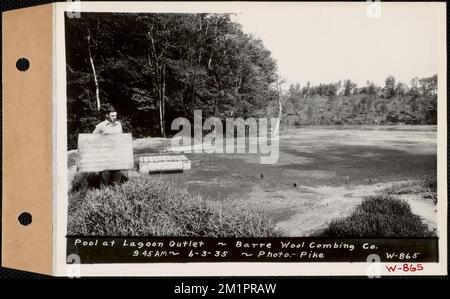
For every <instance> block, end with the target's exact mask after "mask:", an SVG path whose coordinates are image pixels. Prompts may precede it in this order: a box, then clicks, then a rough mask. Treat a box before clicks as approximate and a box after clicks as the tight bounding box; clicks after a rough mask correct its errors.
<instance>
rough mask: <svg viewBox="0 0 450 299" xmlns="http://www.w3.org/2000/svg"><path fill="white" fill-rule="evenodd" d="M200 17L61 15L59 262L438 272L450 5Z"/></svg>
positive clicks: (100, 12) (305, 8) (252, 8)
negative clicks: (396, 267) (367, 265)
mask: <svg viewBox="0 0 450 299" xmlns="http://www.w3.org/2000/svg"><path fill="white" fill-rule="evenodd" d="M124 5H125V4H124ZM208 5H210V7H209V9H202V6H193V7H196V8H194V9H192V10H193V11H190V10H188V9H185V8H186V7H188V6H187V4H186V5H184V6H182V7H183V9H184V10H183V9H179V10H170V9H167V11H158V10H157V9H155V10H152V6H151V5H147V8H145V9H142V10H141V11H139V10H137V9H136V6H133V9H130V10H129V11H127V10H126V8H124V9H120V10H118V9H117V10H114V9H109V8H108V5H102V6H101V7H102V9H97V8H95V9H94V5H91V6H90V5H88V4H85V3H82V4H81V11H80V12H75V13H74V12H70V13H69V12H68V11H64V17H63V23H64V24H63V29H61V31H62V34H63V35H64V41H63V42H64V45H61V47H63V48H64V49H63V51H64V53H65V54H64V60H62V61H58V63H59V65H63V66H62V67H61V68H60V69H63V70H64V74H60V75H61V77H60V76H59V75H58V80H60V79H61V80H63V79H64V80H65V85H64V89H65V94H64V96H65V98H64V99H58V101H59V102H58V103H59V105H62V106H64V107H63V108H61V109H64V110H65V111H66V112H65V114H64V115H65V117H66V124H65V126H66V127H65V128H66V133H65V134H66V135H65V136H64V141H65V142H66V149H62V150H63V153H65V155H67V158H66V159H67V165H59V166H58V167H66V170H65V171H67V172H64V173H67V177H66V180H67V190H66V192H65V193H66V194H67V204H66V205H65V207H66V210H65V212H64V213H65V215H66V216H65V217H67V218H66V219H67V221H66V222H61V223H66V224H67V225H66V230H67V231H66V232H67V233H66V237H67V243H66V244H67V255H69V254H76V255H79V257H80V259H81V263H82V264H83V263H87V264H97V263H100V264H101V263H131V264H132V263H134V262H133V260H135V261H136V263H141V264H142V263H144V264H145V263H159V262H161V263H164V262H180V263H189V262H190V261H195V262H196V263H201V262H202V261H203V260H202V257H204V261H205V262H209V263H211V262H213V263H214V262H228V263H229V262H234V261H235V262H246V261H248V262H259V261H261V262H262V261H264V262H274V263H280V262H283V263H286V264H288V263H301V262H304V263H314V262H343V263H344V262H345V263H348V262H352V261H355V262H365V261H368V260H367V257H368V256H369V255H370V254H375V255H379V256H380V259H381V261H382V262H389V259H390V258H391V259H393V260H395V261H398V260H401V259H402V257H399V256H395V254H399V255H401V254H403V256H405V257H406V256H407V258H406V259H409V262H411V263H417V262H421V261H422V262H429V263H437V262H439V256H438V254H437V252H438V245H441V244H443V243H442V242H440V241H442V240H441V238H444V239H445V238H446V222H445V221H446V204H447V203H446V201H447V197H446V191H445V190H446V189H442V188H446V182H444V180H446V172H445V170H444V172H442V171H441V172H439V171H438V170H439V169H438V168H439V166H438V165H439V159H442V155H439V154H438V152H439V148H441V150H442V145H439V144H440V143H442V142H444V147H443V148H444V149H445V151H446V145H445V142H446V135H443V136H444V138H441V137H439V136H441V135H442V134H445V133H446V106H445V103H446V98H445V94H446V90H440V88H442V87H443V88H446V87H445V81H446V77H445V76H446V74H445V65H446V63H445V35H443V34H442V33H443V32H444V33H445V6H442V5H436V3H434V4H433V3H383V2H367V3H365V2H361V3H280V4H278V5H277V4H275V3H254V4H253V3H245V4H241V5H240V4H239V3H234V4H233V3H228V4H224V3H222V4H221V5H218V6H214V4H213V3H208ZM124 7H126V5H125V6H124ZM171 7H172V6H171ZM198 7H200V8H198ZM227 7H229V9H227ZM442 8H443V9H442ZM443 15H444V18H442V16H443ZM61 19H62V17H61ZM442 49H444V50H443V51H442ZM442 53H444V56H442V55H441V54H442ZM443 59H444V60H443ZM442 70H444V72H443V71H442ZM441 107H443V109H444V110H442V111H441V110H440V109H442V108H441ZM58 113H59V112H58ZM444 139H445V140H444ZM64 150H65V152H64ZM444 155H445V156H446V152H444ZM438 158H439V159H438ZM438 172H439V173H440V175H445V177H443V178H442V177H439V176H438ZM438 177H439V178H438ZM440 184H445V185H442V186H441V185H440ZM439 190H441V191H439ZM442 190H444V192H442ZM439 215H441V216H439ZM442 215H443V216H442ZM438 220H439V221H438ZM390 240H394V241H392V242H391V241H390ZM402 240H404V244H403V243H402V242H403V241H402ZM444 241H445V243H446V242H447V241H446V239H445V240H444ZM402 244H403V245H402ZM382 246H385V248H389V250H391V251H390V252H388V251H389V250H388V249H386V250H387V251H386V250H385V251H383V250H384V249H383V248H382ZM396 246H398V247H396ZM402 246H403V247H402ZM415 246H416V247H415ZM118 247H120V249H118ZM115 248H116V249H115ZM405 248H406V249H405ZM176 249H179V250H181V251H180V252H177V251H176ZM275 249H276V250H275ZM419 249H423V250H424V252H419ZM87 250H90V251H87ZM102 250H103V251H102ZM115 250H117V253H116V251H115ZM124 250H125V251H126V250H129V254H128V253H124V252H125V251H124ZM102 252H104V253H102ZM118 252H120V253H118ZM127 254H128V256H127V257H124V255H127ZM352 254H354V256H355V260H352ZM389 254H391V255H392V256H389ZM414 254H416V255H414ZM94 256H97V257H96V258H94ZM394 257H395V258H394ZM122 258H123V259H122ZM441 258H442V256H441ZM83 259H86V260H83ZM247 259H248V260H247ZM378 261H380V260H378ZM441 261H442V259H441ZM68 263H69V262H68ZM418 268H420V267H418ZM362 269H364V268H362ZM238 271H239V270H238ZM299 271H301V270H299ZM382 271H383V273H385V272H391V271H389V269H387V268H383V269H382ZM324 273H327V272H326V271H325V272H324ZM401 274H404V273H401ZM362 275H366V273H362ZM386 275H387V274H386Z"/></svg>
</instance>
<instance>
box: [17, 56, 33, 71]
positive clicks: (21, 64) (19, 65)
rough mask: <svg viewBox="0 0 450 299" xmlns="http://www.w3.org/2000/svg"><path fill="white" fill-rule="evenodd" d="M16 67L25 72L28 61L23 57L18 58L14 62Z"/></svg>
mask: <svg viewBox="0 0 450 299" xmlns="http://www.w3.org/2000/svg"><path fill="white" fill-rule="evenodd" d="M16 68H17V69H18V70H19V71H21V72H25V71H26V70H28V69H29V68H30V62H29V61H28V59H26V58H24V57H22V58H19V59H18V60H17V62H16Z"/></svg>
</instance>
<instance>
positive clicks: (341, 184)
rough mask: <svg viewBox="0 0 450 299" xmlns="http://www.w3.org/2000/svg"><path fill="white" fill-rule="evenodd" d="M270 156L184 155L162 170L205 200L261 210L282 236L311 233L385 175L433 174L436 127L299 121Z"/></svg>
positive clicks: (346, 209) (400, 178) (347, 210)
mask: <svg viewBox="0 0 450 299" xmlns="http://www.w3.org/2000/svg"><path fill="white" fill-rule="evenodd" d="M279 145H280V146H279V158H278V161H277V163H275V164H270V165H263V164H261V163H260V156H259V155H258V154H248V153H247V154H217V153H215V154H207V153H199V154H194V153H191V154H185V155H186V156H187V157H188V158H189V159H190V160H191V161H192V170H190V171H188V172H185V173H180V174H171V175H168V176H169V177H170V178H172V179H173V180H174V181H175V183H176V184H178V185H179V186H180V187H185V188H186V189H187V190H188V191H190V192H192V193H195V194H200V195H202V196H204V197H206V198H209V199H212V200H218V201H222V202H224V203H226V204H229V205H235V206H237V207H245V208H248V209H252V210H256V211H259V212H263V213H265V214H266V215H268V216H269V217H270V219H272V221H273V222H275V223H276V224H277V225H278V226H279V227H280V229H282V230H284V231H285V232H286V233H287V234H288V235H292V236H303V235H311V234H314V232H316V231H318V230H320V229H323V228H324V227H325V226H326V224H327V223H328V222H329V221H331V220H332V219H334V218H336V217H342V216H345V215H348V214H349V213H350V212H351V211H352V210H353V208H354V207H355V206H356V205H357V204H359V203H360V202H361V199H362V197H363V196H366V195H371V194H374V193H376V192H377V191H379V190H381V189H383V188H384V187H386V184H389V183H390V182H396V181H403V180H408V179H415V178H420V177H422V176H424V175H436V168H437V164H436V163H437V155H436V150H437V148H436V145H437V128H436V126H361V127H352V128H336V127H331V128H330V127H329V128H310V127H306V128H299V129H292V130H288V131H285V132H282V133H281V134H280V140H279Z"/></svg>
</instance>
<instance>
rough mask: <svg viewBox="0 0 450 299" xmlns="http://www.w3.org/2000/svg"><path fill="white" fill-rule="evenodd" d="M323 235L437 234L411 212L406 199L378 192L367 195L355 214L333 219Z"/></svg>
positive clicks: (406, 235)
mask: <svg viewBox="0 0 450 299" xmlns="http://www.w3.org/2000/svg"><path fill="white" fill-rule="evenodd" d="M323 236H326V237H339V238H353V237H363V238H386V237H434V236H436V234H435V232H434V231H431V230H429V228H428V226H427V225H426V224H424V223H422V220H421V219H420V217H419V216H417V215H414V214H413V213H412V212H411V208H410V206H409V204H408V203H407V202H406V201H404V200H401V199H397V198H393V197H391V196H389V195H378V196H369V197H366V198H364V200H363V201H362V203H361V205H360V206H358V207H357V208H356V210H355V211H354V212H353V214H352V215H350V216H348V217H346V218H342V219H336V220H333V221H332V222H331V223H330V225H329V226H328V228H327V229H326V230H325V231H324V232H323Z"/></svg>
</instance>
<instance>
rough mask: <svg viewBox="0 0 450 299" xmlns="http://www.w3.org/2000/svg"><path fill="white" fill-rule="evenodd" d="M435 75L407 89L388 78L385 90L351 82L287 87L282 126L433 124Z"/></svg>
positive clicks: (348, 80) (422, 79) (403, 84)
mask: <svg viewBox="0 0 450 299" xmlns="http://www.w3.org/2000/svg"><path fill="white" fill-rule="evenodd" d="M437 83H438V78H437V75H433V76H431V77H425V78H418V77H416V78H413V79H412V80H411V81H410V84H409V86H408V85H407V84H405V83H403V82H396V80H395V78H394V77H393V76H388V77H387V78H386V80H385V84H384V86H377V85H376V84H374V83H373V82H370V81H367V82H366V85H365V86H362V87H358V86H357V84H356V83H354V82H352V81H351V80H350V79H346V80H343V81H338V82H335V83H329V84H319V85H315V86H311V84H310V83H309V82H308V83H307V84H306V85H305V86H303V87H301V86H300V84H292V85H290V87H289V89H288V91H287V92H286V93H285V94H284V95H283V97H282V98H283V99H282V102H283V111H285V112H284V114H283V116H284V117H283V118H282V121H283V123H282V124H283V125H284V126H291V125H333V124H334V125H341V124H390V123H391V124H398V123H405V124H436V123H437Z"/></svg>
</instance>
